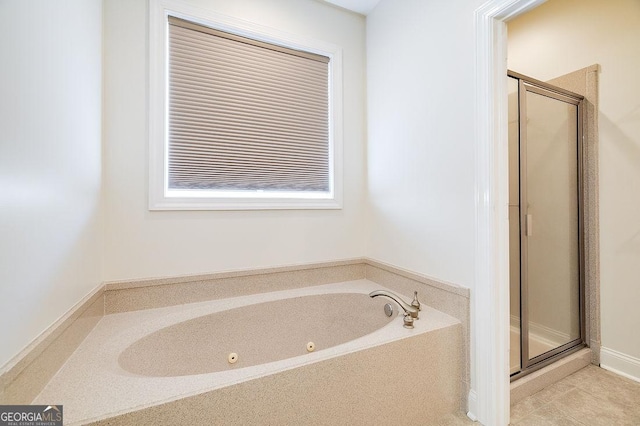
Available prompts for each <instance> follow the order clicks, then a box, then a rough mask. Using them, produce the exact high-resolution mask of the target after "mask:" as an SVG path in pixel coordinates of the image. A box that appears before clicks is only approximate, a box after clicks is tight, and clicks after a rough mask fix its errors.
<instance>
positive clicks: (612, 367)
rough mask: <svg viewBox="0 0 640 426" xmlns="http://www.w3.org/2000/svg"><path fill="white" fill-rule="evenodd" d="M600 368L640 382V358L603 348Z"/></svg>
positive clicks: (601, 349)
mask: <svg viewBox="0 0 640 426" xmlns="http://www.w3.org/2000/svg"><path fill="white" fill-rule="evenodd" d="M600 367H602V368H604V369H605V370H609V371H611V372H613V373H616V374H619V375H621V376H623V377H626V378H628V379H631V380H635V381H636V382H640V359H639V358H635V357H633V356H630V355H627V354H623V353H622V352H618V351H614V350H613V349H609V348H605V347H604V346H602V347H601V348H600Z"/></svg>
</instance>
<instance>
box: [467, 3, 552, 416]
mask: <svg viewBox="0 0 640 426" xmlns="http://www.w3.org/2000/svg"><path fill="white" fill-rule="evenodd" d="M544 1H545V0H489V1H487V2H486V3H484V4H483V5H482V6H480V7H479V8H478V9H477V10H476V11H475V29H476V53H475V55H476V62H475V75H476V85H475V87H476V91H475V111H474V114H475V130H476V143H475V164H476V170H475V175H476V179H475V181H476V188H475V208H476V236H475V237H476V238H475V291H474V292H473V294H472V301H471V306H472V319H473V321H472V328H471V348H472V354H471V357H472V361H471V366H472V376H471V377H472V383H471V391H470V393H469V408H470V411H469V414H468V416H469V417H470V418H472V419H473V418H476V419H477V420H478V421H479V422H481V423H482V424H484V425H492V426H493V425H497V426H501V425H507V424H509V389H510V386H509V315H510V314H509V238H508V236H509V222H508V218H509V215H508V178H509V174H508V172H509V168H508V157H507V142H508V139H507V122H506V118H507V77H506V75H507V74H506V73H507V33H506V24H505V22H506V21H507V20H509V19H511V18H513V17H515V16H516V15H519V14H521V13H524V12H526V11H527V10H529V9H531V8H534V7H536V6H538V5H540V4H542V3H543V2H544ZM472 399H475V401H474V402H475V404H474V405H475V407H474V405H472V404H471V402H472ZM472 410H475V412H474V411H472Z"/></svg>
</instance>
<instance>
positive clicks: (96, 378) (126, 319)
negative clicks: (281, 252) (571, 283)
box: [33, 280, 461, 425]
mask: <svg viewBox="0 0 640 426" xmlns="http://www.w3.org/2000/svg"><path fill="white" fill-rule="evenodd" d="M378 289H384V288H383V287H381V286H379V285H378V284H375V283H373V282H370V281H367V280H357V281H350V282H344V283H336V284H328V285H320V286H314V287H304V288H299V289H294V290H287V291H279V292H271V293H263V294H255V295H249V296H242V297H236V298H229V299H221V300H212V301H207V302H199V303H192V304H188V305H180V306H171V307H165V308H158V309H149V310H143V311H133V312H125V313H119V314H112V315H107V316H105V317H104V318H103V319H102V320H101V321H100V322H99V323H98V325H97V326H96V327H95V328H94V330H93V331H92V332H91V333H90V334H89V335H88V336H87V338H86V339H85V341H84V342H83V343H82V344H81V345H80V347H79V348H78V350H76V352H74V354H73V355H72V356H71V357H70V358H69V360H68V361H67V362H66V363H65V365H64V366H63V368H62V369H61V370H60V371H59V372H58V373H57V374H56V375H55V376H54V377H53V378H52V380H51V381H50V382H49V383H48V384H47V386H46V387H45V388H44V390H43V391H42V393H41V394H40V395H39V396H38V397H37V398H36V399H35V400H34V401H33V403H34V404H62V405H64V413H65V424H89V423H91V424H109V425H118V424H123V425H125V424H130V425H139V424H189V423H191V424H224V425H226V424H238V425H240V424H241V425H246V424H300V423H303V424H378V423H381V422H383V421H385V422H386V421H398V420H399V419H401V420H405V421H414V422H417V423H418V424H429V422H432V421H436V420H437V419H438V418H440V417H442V416H444V415H446V414H448V413H451V412H454V411H456V410H457V409H458V403H459V399H460V395H459V392H460V386H459V383H460V369H459V365H460V362H459V361H460V356H461V353H460V347H461V343H460V339H461V327H460V323H459V322H458V321H457V320H456V319H455V318H452V317H450V316H448V315H446V314H444V313H442V312H440V311H437V310H435V309H432V308H430V307H429V306H424V305H423V309H422V312H421V313H420V319H419V320H417V321H415V328H414V329H406V328H404V327H403V326H402V316H401V315H397V309H398V306H397V305H395V303H394V302H391V301H390V300H388V299H386V298H382V297H378V298H375V299H372V298H370V297H369V296H368V293H369V292H371V291H373V290H378ZM385 303H391V304H392V305H393V306H394V308H395V309H394V314H393V315H392V316H391V317H387V316H386V315H385V313H384V309H383V306H384V304H385Z"/></svg>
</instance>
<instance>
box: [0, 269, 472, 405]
mask: <svg viewBox="0 0 640 426" xmlns="http://www.w3.org/2000/svg"><path fill="white" fill-rule="evenodd" d="M365 276H366V277H367V278H368V279H370V280H371V281H374V282H377V283H378V284H381V285H382V286H385V287H388V288H390V289H392V290H393V291H395V292H397V293H399V294H403V295H405V296H406V297H407V298H409V297H410V296H411V295H412V293H413V291H414V290H416V289H417V290H418V291H419V292H420V297H421V300H422V301H423V303H426V304H428V305H430V306H436V307H437V308H438V309H439V310H441V311H443V312H445V313H448V314H449V315H451V316H453V317H455V318H457V319H458V320H460V322H461V323H462V325H461V328H462V335H463V337H462V338H461V339H458V340H457V341H458V345H459V347H460V348H462V350H461V353H462V354H463V355H462V356H461V357H459V358H456V359H459V363H460V366H459V370H458V371H462V374H458V375H457V376H458V377H462V381H463V385H464V386H463V392H462V393H461V394H460V406H461V407H463V410H466V393H467V392H466V389H468V375H469V373H468V366H469V355H468V353H469V338H468V321H469V319H468V318H469V311H468V309H469V304H468V299H469V290H468V289H465V288H461V287H458V286H455V285H450V284H447V283H442V282H439V281H437V280H432V279H430V278H428V277H424V276H421V275H418V274H413V273H411V272H409V271H404V270H401V269H398V268H394V267H393V266H390V265H386V264H382V263H379V262H376V261H373V260H370V259H365V258H361V259H350V260H345V261H336V262H326V263H318V264H309V265H293V266H289V267H277V268H269V269H256V270H245V271H232V272H226V273H215V274H209V275H196V276H181V277H169V278H159V279H147V280H139V281H130V282H110V283H106V284H105V285H104V286H102V287H100V288H97V289H96V290H94V291H93V292H92V293H91V294H90V295H88V296H87V297H86V298H85V299H83V301H81V302H79V303H78V304H77V305H76V307H75V308H74V309H72V310H71V311H70V312H69V313H68V314H67V315H66V316H65V317H64V318H62V319H61V320H60V321H58V322H57V323H56V324H54V325H52V326H51V327H50V329H49V330H48V331H47V332H45V333H43V335H41V336H40V337H38V338H37V339H36V340H35V341H34V343H33V344H31V345H30V346H29V348H27V350H25V351H23V353H21V354H20V355H19V356H17V357H16V359H18V361H19V362H14V361H15V359H14V360H13V361H12V362H11V363H9V364H7V365H5V366H4V370H3V371H2V372H1V373H0V401H2V402H0V403H29V402H32V399H33V398H34V397H35V396H36V395H37V394H38V392H40V391H41V390H42V389H43V387H44V386H45V385H46V384H47V382H48V380H49V379H50V378H51V377H52V376H53V375H54V374H55V373H56V371H57V370H58V369H59V368H60V366H61V365H63V364H64V362H65V361H66V360H67V357H68V356H69V355H70V354H71V353H72V352H73V351H74V350H75V349H76V348H77V347H78V345H79V344H80V342H81V341H82V339H84V338H85V336H86V335H87V334H88V333H89V332H90V331H91V329H92V328H93V326H95V325H96V324H97V323H98V322H99V321H100V319H101V318H102V316H103V315H105V313H109V312H120V311H122V312H127V311H129V310H140V309H151V308H154V307H161V306H172V305H178V304H185V303H191V302H198V301H205V300H216V299H220V298H226V297H232V296H239V295H251V294H256V293H261V292H270V291H278V290H285V289H295V288H299V287H307V286H316V285H321V284H325V283H334V282H340V281H349V280H357V279H362V278H365ZM105 311H106V312H105ZM76 322H77V324H75V323H76ZM74 330H76V331H74Z"/></svg>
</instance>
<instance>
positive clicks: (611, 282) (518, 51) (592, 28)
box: [508, 0, 640, 377]
mask: <svg viewBox="0 0 640 426" xmlns="http://www.w3.org/2000/svg"><path fill="white" fill-rule="evenodd" d="M508 54H509V68H510V69H512V70H514V71H517V72H521V73H523V74H527V75H530V76H532V77H534V78H537V79H540V80H550V79H552V78H554V77H557V76H560V75H562V74H566V73H569V72H571V71H574V70H577V69H580V68H583V67H586V66H589V65H591V64H594V63H598V64H600V66H601V73H600V76H599V81H600V87H599V96H600V111H599V114H598V121H599V138H600V149H599V156H600V241H601V246H600V250H601V251H600V259H601V264H600V267H601V315H602V346H603V364H605V352H606V351H607V350H611V351H613V352H612V353H620V354H622V355H623V358H624V356H626V357H630V358H628V359H626V361H624V362H626V364H625V363H624V362H622V361H621V363H620V364H618V365H617V368H618V369H620V370H622V369H624V368H626V369H627V371H626V373H627V374H630V375H635V377H640V338H639V337H638V336H639V335H638V333H637V332H636V330H637V329H638V328H639V327H640V310H638V306H640V278H639V277H640V221H639V220H638V218H639V217H640V196H638V194H639V193H640V192H639V191H640V79H638V70H639V69H640V2H638V1H637V0H615V1H607V2H603V1H599V0H549V1H548V2H547V3H545V4H543V5H542V6H540V7H538V8H536V9H534V10H533V11H531V12H529V13H527V14H525V15H523V16H521V17H519V18H517V19H515V20H514V21H512V22H510V23H509V53H508ZM621 359H622V358H621Z"/></svg>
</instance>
